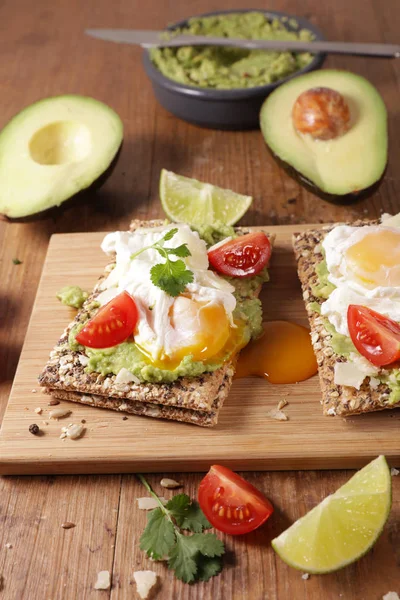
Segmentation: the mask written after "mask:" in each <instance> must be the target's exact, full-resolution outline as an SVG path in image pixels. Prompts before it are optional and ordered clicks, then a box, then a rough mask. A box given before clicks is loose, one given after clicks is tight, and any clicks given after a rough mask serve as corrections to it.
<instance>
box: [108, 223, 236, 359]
mask: <svg viewBox="0 0 400 600" xmlns="http://www.w3.org/2000/svg"><path fill="white" fill-rule="evenodd" d="M175 228H176V229H177V230H178V231H177V233H176V234H175V235H174V236H173V238H172V239H171V240H169V241H167V242H165V244H164V247H165V248H168V247H169V248H176V247H178V246H180V245H181V244H187V246H188V248H189V250H190V253H191V256H188V257H186V258H183V259H180V260H183V261H184V262H185V264H186V267H187V268H188V269H190V271H192V273H193V276H194V279H193V282H192V283H189V284H188V285H187V287H186V289H185V291H184V293H183V294H181V295H180V296H178V297H176V298H174V297H172V296H170V295H168V294H167V293H166V292H164V291H163V290H162V289H160V288H159V287H157V286H155V285H154V284H153V283H152V281H151V278H150V270H151V268H152V267H153V266H154V265H156V264H158V263H161V262H164V258H163V257H161V255H160V254H159V253H158V252H157V250H155V249H154V248H148V249H146V250H145V251H144V252H142V253H141V254H139V255H138V256H136V257H135V258H134V259H132V258H131V256H132V255H133V254H135V253H136V252H138V251H140V250H142V249H143V248H147V247H148V246H152V244H154V243H155V242H157V241H159V240H161V239H162V238H163V237H164V236H165V234H166V233H167V231H169V230H170V229H175ZM101 248H102V250H103V251H104V252H105V253H106V254H109V255H115V267H114V268H113V269H112V270H111V272H110V273H109V275H108V276H107V278H106V279H105V280H104V281H103V282H102V284H101V287H100V289H101V293H100V294H99V296H98V297H97V301H98V302H99V303H100V304H101V305H104V304H106V303H107V302H109V301H110V300H111V299H112V298H114V297H115V296H117V295H118V294H120V293H121V292H123V291H126V292H128V293H129V294H130V295H131V296H132V298H133V299H134V300H135V303H136V306H137V309H138V313H139V318H138V322H137V325H136V329H135V331H134V332H133V333H134V339H135V343H136V345H137V346H138V348H139V349H140V350H141V351H142V353H143V354H144V355H145V356H147V357H148V359H149V361H150V362H151V363H152V364H153V365H155V366H157V367H159V368H166V369H173V368H175V366H177V365H178V364H179V363H180V362H181V360H182V359H183V358H184V357H185V356H188V355H191V356H192V358H193V360H194V361H203V362H204V361H209V360H211V359H218V357H219V356H221V354H222V353H224V352H225V351H226V350H227V349H229V348H230V349H232V347H233V346H235V342H234V340H237V338H238V329H239V328H238V327H237V326H236V324H235V323H234V320H233V311H234V309H235V306H236V299H235V297H234V295H233V292H234V290H235V288H234V287H233V286H232V285H231V284H230V283H229V282H228V281H226V280H225V279H223V278H222V277H220V276H219V275H217V274H216V273H214V272H213V271H210V270H209V269H208V257H207V246H206V243H205V242H204V241H203V240H202V239H201V238H200V237H199V235H198V233H197V232H194V231H192V230H191V229H190V227H189V226H188V225H186V224H175V223H174V224H173V225H167V226H164V227H156V228H140V229H137V230H136V231H134V232H121V231H117V232H114V233H109V234H108V235H106V237H105V238H104V240H103V242H102V245H101ZM171 260H176V259H175V257H172V259H171Z"/></svg>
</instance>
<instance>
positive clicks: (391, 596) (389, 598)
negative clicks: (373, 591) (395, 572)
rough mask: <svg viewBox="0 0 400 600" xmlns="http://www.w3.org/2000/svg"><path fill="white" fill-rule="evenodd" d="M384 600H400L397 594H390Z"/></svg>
mask: <svg viewBox="0 0 400 600" xmlns="http://www.w3.org/2000/svg"><path fill="white" fill-rule="evenodd" d="M382 600H400V598H399V595H398V593H397V592H388V593H387V594H385V595H384V596H383V598H382Z"/></svg>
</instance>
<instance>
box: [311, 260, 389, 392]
mask: <svg viewBox="0 0 400 600" xmlns="http://www.w3.org/2000/svg"><path fill="white" fill-rule="evenodd" d="M315 270H316V273H317V276H318V282H317V284H316V285H315V286H313V287H312V293H313V294H314V296H316V297H317V298H322V299H324V300H325V299H327V298H328V297H329V294H331V292H332V291H333V290H334V289H335V286H334V285H333V284H332V283H331V282H330V281H329V280H328V275H329V271H328V268H327V264H326V261H325V259H323V260H322V261H321V262H320V263H319V264H318V265H317V267H316V269H315ZM309 307H310V309H311V310H313V311H315V312H317V313H318V314H321V305H320V304H319V303H318V302H310V304H309ZM324 327H325V329H326V330H327V331H328V332H329V333H330V334H331V336H332V337H331V340H330V344H331V347H332V350H333V351H334V352H335V354H338V355H339V356H343V357H344V358H349V357H350V354H353V353H354V354H356V355H358V356H361V355H360V353H359V352H358V350H357V349H356V347H355V346H354V344H353V342H352V341H351V339H350V338H349V337H347V336H346V335H342V334H341V333H338V332H337V331H336V329H335V327H334V326H333V325H332V323H331V322H330V321H329V320H328V319H327V318H324ZM375 377H376V379H379V381H380V382H381V383H384V384H385V385H387V386H388V387H389V388H390V396H389V404H397V403H398V402H400V369H382V371H381V373H379V374H378V375H376V376H375Z"/></svg>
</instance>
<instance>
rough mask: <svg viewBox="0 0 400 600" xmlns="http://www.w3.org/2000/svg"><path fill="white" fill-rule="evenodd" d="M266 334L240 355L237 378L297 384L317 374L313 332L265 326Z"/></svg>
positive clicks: (282, 324)
mask: <svg viewBox="0 0 400 600" xmlns="http://www.w3.org/2000/svg"><path fill="white" fill-rule="evenodd" d="M263 329H264V334H263V336H262V337H261V338H259V339H258V340H256V341H254V342H251V343H250V344H249V345H248V346H247V347H246V348H245V349H244V350H242V352H241V353H240V355H239V360H238V363H237V368H236V377H237V378H238V377H251V376H252V375H255V376H258V377H265V379H267V380H268V381H269V382H270V383H297V382H298V381H304V380H305V379H309V378H310V377H312V376H313V375H315V373H316V372H317V369H318V367H317V361H316V358H315V355H314V352H313V348H312V345H311V339H310V332H309V330H308V329H306V328H305V327H302V326H301V325H297V324H296V323H290V322H288V321H269V322H267V323H264V324H263Z"/></svg>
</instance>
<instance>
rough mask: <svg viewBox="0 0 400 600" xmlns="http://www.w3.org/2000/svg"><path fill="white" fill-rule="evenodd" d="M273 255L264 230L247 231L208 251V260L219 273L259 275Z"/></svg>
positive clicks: (242, 275)
mask: <svg viewBox="0 0 400 600" xmlns="http://www.w3.org/2000/svg"><path fill="white" fill-rule="evenodd" d="M270 256H271V242H270V241H269V239H268V238H267V236H266V235H265V233H263V232H262V231H256V232H254V233H247V234H246V235H241V236H239V237H238V238H235V239H234V240H230V241H229V242H226V244H223V245H222V246H218V248H215V249H214V250H210V251H209V252H208V260H209V261H210V264H211V265H212V266H213V267H214V269H215V270H216V271H218V273H222V274H223V275H229V276H231V277H251V276H252V275H257V273H259V272H260V271H261V270H262V269H263V268H264V267H265V266H267V264H268V261H269V259H270Z"/></svg>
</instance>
